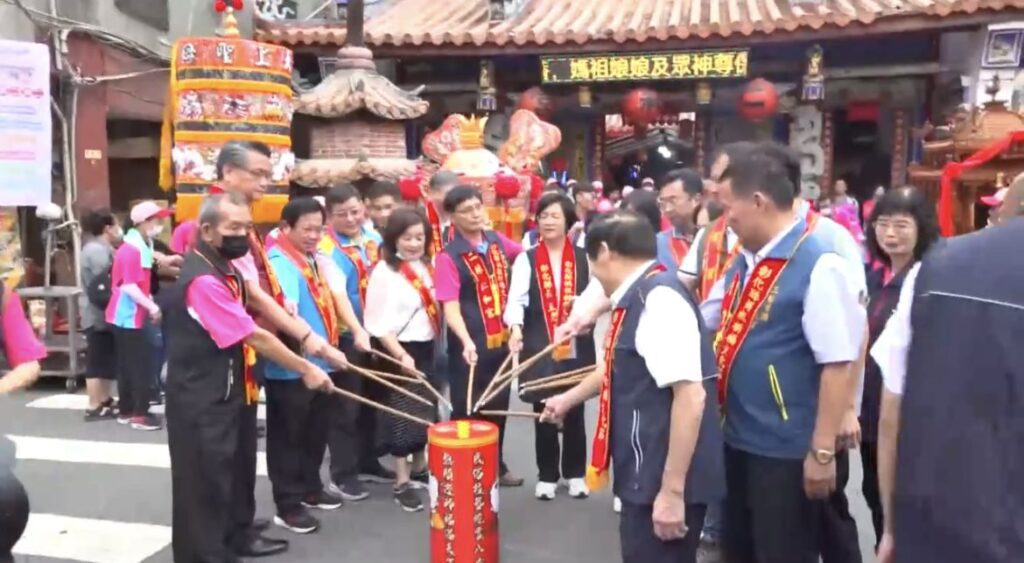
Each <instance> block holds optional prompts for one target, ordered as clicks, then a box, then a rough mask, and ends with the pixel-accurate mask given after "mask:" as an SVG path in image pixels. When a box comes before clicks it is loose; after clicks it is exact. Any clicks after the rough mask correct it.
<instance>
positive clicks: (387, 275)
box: [365, 208, 440, 512]
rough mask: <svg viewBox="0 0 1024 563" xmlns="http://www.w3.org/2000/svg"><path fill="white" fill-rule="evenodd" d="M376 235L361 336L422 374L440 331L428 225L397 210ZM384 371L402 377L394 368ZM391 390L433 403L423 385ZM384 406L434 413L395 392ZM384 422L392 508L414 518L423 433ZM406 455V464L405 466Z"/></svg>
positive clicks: (398, 421) (419, 505) (399, 422)
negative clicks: (378, 248)
mask: <svg viewBox="0 0 1024 563" xmlns="http://www.w3.org/2000/svg"><path fill="white" fill-rule="evenodd" d="M382 235H383V239H384V242H383V245H382V253H381V256H382V263H380V264H378V265H377V266H376V267H375V268H374V269H373V272H371V274H370V280H369V282H368V285H367V288H366V314H365V324H366V330H367V331H368V332H369V333H370V334H371V335H372V336H374V337H375V338H377V339H378V340H379V341H380V343H381V345H382V346H383V347H384V349H385V350H387V353H388V354H390V355H391V356H393V357H395V358H398V359H400V360H401V361H402V364H403V365H405V366H406V368H408V369H410V370H412V369H418V370H420V371H427V370H429V369H431V367H432V366H433V365H434V339H435V338H437V336H438V334H439V326H440V309H439V307H438V304H437V301H436V299H435V297H434V279H433V271H432V269H431V267H430V258H429V256H427V253H426V249H427V248H430V238H431V229H430V224H429V223H428V222H427V218H426V217H425V216H424V215H423V214H422V213H421V212H420V211H418V210H415V209H408V208H403V209H398V210H396V211H395V212H394V213H393V214H392V215H391V217H390V219H389V220H388V224H387V227H385V229H384V232H383V233H382ZM386 369H388V370H393V371H395V372H396V373H397V372H400V371H402V370H401V369H400V368H397V367H395V366H387V367H386ZM396 384H398V385H402V386H404V387H405V388H406V389H408V390H410V391H413V392H415V393H417V394H419V395H420V396H422V397H423V398H425V399H428V400H432V399H433V396H432V395H431V394H430V393H429V392H428V391H427V389H426V387H425V386H423V385H420V384H414V383H401V382H396ZM388 405H389V406H390V407H392V408H394V409H397V410H400V411H403V412H407V413H409V414H412V415H414V416H418V417H420V418H426V419H428V420H431V419H433V418H434V415H435V413H436V407H435V408H431V407H429V406H426V405H423V404H421V403H418V402H416V401H414V400H412V399H411V398H409V397H407V396H405V395H403V394H401V393H398V392H395V391H391V392H390V394H389V397H388ZM385 421H386V422H385V432H386V434H385V436H386V438H387V440H386V441H387V446H388V449H389V453H390V454H391V455H393V456H394V457H395V473H396V474H397V476H396V478H395V490H394V493H395V502H396V503H398V505H399V506H401V507H402V509H403V510H405V511H407V512H417V511H419V510H422V509H423V502H422V500H421V499H420V498H419V495H418V494H417V493H416V491H415V490H414V487H412V486H411V483H410V480H411V478H412V476H413V474H425V470H426V462H425V461H426V460H425V455H424V451H425V448H426V445H427V429H426V428H425V427H423V426H421V425H419V424H416V423H413V422H409V421H407V420H405V419H403V418H398V417H394V416H386V417H385ZM410 455H411V456H413V463H412V464H410V463H409V462H408V457H409V456H410Z"/></svg>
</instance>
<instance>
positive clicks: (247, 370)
mask: <svg viewBox="0 0 1024 563" xmlns="http://www.w3.org/2000/svg"><path fill="white" fill-rule="evenodd" d="M192 251H193V252H195V253H196V254H198V255H199V257H200V258H202V259H203V260H205V261H206V263H207V264H209V265H210V266H211V267H213V268H214V269H217V267H216V266H214V265H213V262H210V259H209V258H207V257H206V256H204V255H203V253H202V252H200V251H198V250H196V249H194V248H193V249H192ZM268 273H269V271H268ZM239 279H240V278H238V277H236V276H235V275H231V274H228V275H225V276H224V284H225V285H227V286H228V289H229V290H231V295H233V296H234V297H235V299H237V300H238V302H239V303H241V304H242V306H243V307H244V306H245V291H244V290H243V288H242V284H241V283H239ZM275 279H276V278H275ZM255 365H256V350H255V349H254V348H253V347H252V346H249V345H248V344H246V343H245V341H242V382H243V384H244V386H245V404H247V405H255V404H256V402H257V401H259V400H260V388H259V386H258V385H256V377H255V376H254V375H253V372H252V368H253V366H255Z"/></svg>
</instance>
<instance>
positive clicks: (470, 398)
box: [466, 362, 476, 416]
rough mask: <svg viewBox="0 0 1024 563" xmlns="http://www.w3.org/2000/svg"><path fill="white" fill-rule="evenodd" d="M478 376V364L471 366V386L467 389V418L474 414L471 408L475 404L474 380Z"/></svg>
mask: <svg viewBox="0 0 1024 563" xmlns="http://www.w3.org/2000/svg"><path fill="white" fill-rule="evenodd" d="M475 376H476V363H475V362H474V363H472V364H469V384H468V386H467V388H466V416H469V414H470V413H471V412H472V411H471V410H470V407H471V406H472V404H473V378H474V377H475Z"/></svg>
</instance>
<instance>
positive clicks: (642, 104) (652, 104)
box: [622, 88, 661, 128]
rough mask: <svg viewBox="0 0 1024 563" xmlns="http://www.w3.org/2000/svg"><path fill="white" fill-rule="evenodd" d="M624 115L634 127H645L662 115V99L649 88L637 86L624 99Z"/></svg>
mask: <svg viewBox="0 0 1024 563" xmlns="http://www.w3.org/2000/svg"><path fill="white" fill-rule="evenodd" d="M622 117H624V118H625V120H626V121H627V122H628V123H629V124H631V125H633V126H634V127H639V128H643V127H646V126H647V125H650V124H651V123H654V122H655V121H657V120H658V118H659V117H661V100H659V99H658V93H657V92H655V91H654V90H651V89H649V88H636V89H633V90H630V92H629V93H628V94H626V98H625V99H624V100H622Z"/></svg>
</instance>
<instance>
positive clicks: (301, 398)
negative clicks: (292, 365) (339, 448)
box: [266, 379, 337, 516]
mask: <svg viewBox="0 0 1024 563" xmlns="http://www.w3.org/2000/svg"><path fill="white" fill-rule="evenodd" d="M266 390H267V472H268V473H269V475H270V484H271V488H272V490H273V494H274V504H276V505H277V513H278V514H280V515H282V516H283V515H287V514H291V513H293V512H295V511H296V510H299V509H300V508H301V503H302V499H303V497H305V496H307V495H312V494H316V493H319V492H320V491H321V489H322V488H323V483H322V482H321V481H320V462H321V461H322V460H323V452H324V445H325V444H327V421H328V410H327V409H328V406H329V404H330V403H329V401H332V400H337V399H336V398H334V397H328V396H327V395H324V394H322V393H317V392H315V391H310V390H309V389H307V388H306V386H305V385H304V384H303V383H302V380H299V379H295V380H287V381H284V380H273V379H268V380H267V385H266Z"/></svg>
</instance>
